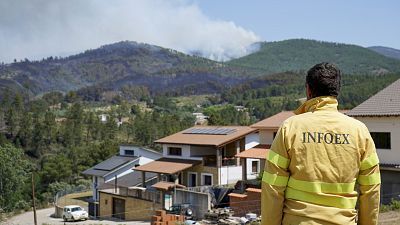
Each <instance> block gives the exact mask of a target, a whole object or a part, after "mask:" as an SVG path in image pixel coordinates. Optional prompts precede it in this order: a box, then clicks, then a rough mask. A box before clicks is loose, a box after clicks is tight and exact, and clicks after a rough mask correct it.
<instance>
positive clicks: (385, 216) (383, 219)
mask: <svg viewBox="0 0 400 225" xmlns="http://www.w3.org/2000/svg"><path fill="white" fill-rule="evenodd" d="M398 224H400V211H390V212H384V213H380V214H379V225H398Z"/></svg>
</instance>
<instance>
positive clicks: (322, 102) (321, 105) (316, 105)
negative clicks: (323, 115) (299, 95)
mask: <svg viewBox="0 0 400 225" xmlns="http://www.w3.org/2000/svg"><path fill="white" fill-rule="evenodd" d="M337 107H338V101H337V99H336V98H335V97H333V96H320V97H316V98H312V99H310V100H307V101H306V102H304V103H303V104H302V105H301V106H300V107H299V108H298V109H296V110H295V111H294V113H295V114H296V115H298V114H302V113H306V112H314V111H318V110H330V111H337Z"/></svg>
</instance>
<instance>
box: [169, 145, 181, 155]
mask: <svg viewBox="0 0 400 225" xmlns="http://www.w3.org/2000/svg"><path fill="white" fill-rule="evenodd" d="M168 155H182V148H172V147H171V148H168Z"/></svg>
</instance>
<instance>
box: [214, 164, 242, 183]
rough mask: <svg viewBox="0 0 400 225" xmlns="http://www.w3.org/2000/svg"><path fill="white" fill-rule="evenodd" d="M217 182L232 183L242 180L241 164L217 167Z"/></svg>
mask: <svg viewBox="0 0 400 225" xmlns="http://www.w3.org/2000/svg"><path fill="white" fill-rule="evenodd" d="M218 173H219V174H220V177H219V184H220V185H224V184H234V183H236V182H237V181H239V180H242V166H223V167H221V168H218Z"/></svg>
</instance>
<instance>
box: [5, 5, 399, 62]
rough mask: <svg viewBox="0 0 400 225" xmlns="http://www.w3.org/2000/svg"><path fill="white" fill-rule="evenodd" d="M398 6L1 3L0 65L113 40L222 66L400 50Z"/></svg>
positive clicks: (78, 50)
mask: <svg viewBox="0 0 400 225" xmlns="http://www.w3.org/2000/svg"><path fill="white" fill-rule="evenodd" d="M399 9H400V1H396V0H393V1H385V0H380V1H372V0H351V1H349V0H334V1H333V0H331V1H324V0H297V1H295V0H292V1H285V0H280V1H267V0H242V1H234V0H170V1H167V0H68V1H66V0H2V1H0V61H4V62H11V61H12V60H13V59H14V58H16V59H18V60H19V59H23V58H28V59H40V58H43V57H47V56H66V55H70V54H74V53H78V52H81V51H84V50H86V49H89V48H97V47H99V46H101V45H104V44H109V43H113V42H117V41H121V40H132V41H138V42H146V43H150V44H156V45H160V46H163V47H169V48H174V49H177V50H180V51H183V52H187V53H190V52H193V51H201V52H202V53H203V54H204V55H205V56H207V57H209V58H212V59H218V60H226V59H229V58H231V57H239V56H242V55H245V54H247V53H249V51H251V49H249V47H248V46H249V45H250V44H251V43H253V42H257V41H262V40H266V41H274V40H283V39H290V38H310V39H317V40H326V41H335V42H343V43H352V44H358V45H362V46H371V45H384V46H389V47H394V48H400V41H399V40H400V38H399V36H400V29H399V27H400V26H399V25H400V13H398V12H399Z"/></svg>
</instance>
